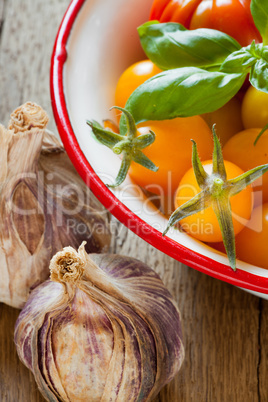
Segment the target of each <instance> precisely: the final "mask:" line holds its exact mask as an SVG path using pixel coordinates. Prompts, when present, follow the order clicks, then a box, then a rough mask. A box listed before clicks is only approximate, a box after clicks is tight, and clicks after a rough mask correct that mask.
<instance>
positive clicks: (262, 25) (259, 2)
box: [250, 0, 268, 45]
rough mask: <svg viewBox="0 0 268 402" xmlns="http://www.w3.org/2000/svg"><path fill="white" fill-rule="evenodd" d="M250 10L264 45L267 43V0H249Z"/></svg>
mask: <svg viewBox="0 0 268 402" xmlns="http://www.w3.org/2000/svg"><path fill="white" fill-rule="evenodd" d="M250 10H251V14H252V17H253V20H254V22H255V25H256V27H257V29H258V30H259V32H260V34H261V37H262V39H263V43H264V45H267V44H268V0H251V3H250Z"/></svg>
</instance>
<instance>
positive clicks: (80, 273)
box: [15, 244, 184, 402]
mask: <svg viewBox="0 0 268 402" xmlns="http://www.w3.org/2000/svg"><path fill="white" fill-rule="evenodd" d="M50 269H51V279H50V280H48V281H46V282H44V283H43V284H41V285H40V286H38V287H37V288H36V289H34V291H33V292H32V293H31V295H30V297H29V299H28V301H27V303H26V305H25V307H24V309H23V310H22V311H21V313H20V315H19V317H18V320H17V322H16V328H15V343H16V347H17V352H18V355H19V357H20V359H21V360H22V362H23V363H24V364H25V365H26V366H27V367H28V368H29V369H30V370H31V371H32V372H33V374H34V376H35V380H36V382H37V384H38V387H39V390H40V391H41V393H42V394H43V396H44V397H45V398H46V399H47V400H48V401H64V402H65V401H66V402H67V401H68V402H70V401H71V402H77V401H79V402H86V401H87V402H88V401H103V402H104V401H105V402H106V401H107V402H108V401H111V402H112V401H118V402H126V401H149V400H151V399H152V398H154V397H155V396H156V395H157V393H158V392H159V391H160V389H161V388H162V387H163V386H164V385H165V384H166V383H168V382H169V381H170V380H171V379H172V378H173V377H174V376H175V374H176V373H177V372H178V370H179V369H180V367H181V364H182V361H183V359H184V347H183V343H182V330H181V321H180V313H179V310H178V308H177V306H176V303H175V302H174V300H173V299H172V296H171V294H170V293H169V291H168V290H167V289H166V288H165V286H164V284H163V282H162V281H161V279H160V278H159V276H158V275H157V274H156V273H155V272H154V271H153V270H152V269H151V268H149V267H148V266H147V265H145V264H144V263H142V262H141V261H138V260H136V259H133V258H130V257H123V256H119V255H109V254H89V255H88V254H87V253H86V252H85V249H84V244H82V245H81V246H80V248H79V250H78V252H76V251H75V250H74V249H73V248H71V247H66V248H64V249H63V251H60V252H58V253H57V254H56V255H55V256H54V257H53V259H52V260H51V264H50Z"/></svg>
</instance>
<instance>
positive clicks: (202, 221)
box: [175, 161, 253, 243]
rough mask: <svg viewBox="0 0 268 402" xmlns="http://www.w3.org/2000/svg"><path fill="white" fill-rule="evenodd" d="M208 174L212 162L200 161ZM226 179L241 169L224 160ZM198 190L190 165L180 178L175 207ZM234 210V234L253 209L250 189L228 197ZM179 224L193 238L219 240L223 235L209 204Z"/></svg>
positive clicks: (240, 228) (249, 187) (234, 175)
mask: <svg viewBox="0 0 268 402" xmlns="http://www.w3.org/2000/svg"><path fill="white" fill-rule="evenodd" d="M202 165H203V166H204V169H205V171H206V172H207V173H209V174H211V172H212V161H205V162H204V163H202ZM224 165H225V169H226V174H227V179H233V178H235V177H237V176H239V175H241V174H243V173H244V172H243V170H242V169H240V168H239V167H238V166H236V165H234V164H233V163H231V162H228V161H225V162H224ZM200 191H201V189H200V188H199V186H198V184H197V181H196V178H195V174H194V170H193V168H191V169H189V170H188V171H187V172H186V173H185V175H184V176H183V178H182V179H181V182H180V185H179V187H178V190H177V192H176V195H175V207H176V208H178V207H179V206H181V205H182V204H184V203H185V202H186V201H188V200H190V199H191V198H192V197H194V196H195V195H196V194H198V193H199V192H200ZM230 202H231V208H232V213H233V225H234V232H235V234H237V233H239V232H240V231H241V230H242V229H243V227H244V226H245V225H246V223H247V222H248V219H249V218H250V215H251V211H252V204H253V202H252V188H251V186H248V187H246V188H245V189H244V190H243V191H241V192H240V193H238V194H236V195H235V196H233V197H231V198H230ZM180 224H181V227H182V228H183V229H184V230H185V231H186V232H187V233H189V234H190V235H191V236H193V237H194V238H196V239H198V240H201V241H204V242H211V243H213V242H220V241H221V240H222V234H221V230H220V225H219V223H218V220H217V218H216V215H215V213H214V211H213V209H212V207H209V208H207V209H204V210H203V211H201V212H198V213H196V214H194V215H191V216H188V217H186V218H184V219H182V220H181V222H180Z"/></svg>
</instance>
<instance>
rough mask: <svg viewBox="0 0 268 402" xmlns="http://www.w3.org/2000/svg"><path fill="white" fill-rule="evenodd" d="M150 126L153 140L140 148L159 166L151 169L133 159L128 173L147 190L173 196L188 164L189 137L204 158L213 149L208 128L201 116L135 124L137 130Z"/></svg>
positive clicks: (189, 162)
mask: <svg viewBox="0 0 268 402" xmlns="http://www.w3.org/2000/svg"><path fill="white" fill-rule="evenodd" d="M149 130H152V131H153V132H154V133H155V135H156V138H155V141H154V143H153V144H151V145H149V146H148V147H147V148H145V149H143V153H144V154H145V155H146V156H147V157H148V158H150V159H151V160H152V161H153V162H154V163H155V165H156V166H158V167H159V170H158V171H157V172H152V171H150V170H148V169H146V168H145V167H143V166H141V165H139V164H137V163H135V162H132V164H131V166H130V170H129V174H130V176H131V178H132V179H133V180H134V181H135V182H136V183H137V184H138V185H140V186H141V187H143V188H145V189H146V190H148V191H150V192H152V193H155V194H160V195H164V194H165V195H168V196H171V197H172V198H173V194H174V192H175V190H176V188H177V187H178V184H179V182H180V180H181V178H182V176H183V174H184V173H185V172H186V170H187V169H189V168H190V167H191V160H192V143H191V139H194V140H195V141H196V142H197V143H198V145H199V150H198V151H199V156H200V158H201V159H203V160H206V159H208V158H211V155H212V150H213V140H212V134H211V131H210V129H209V127H208V125H207V124H206V123H205V121H204V120H203V119H202V118H201V117H200V116H193V117H183V118H182V117H178V118H175V119H172V120H161V121H147V122H145V123H141V124H138V131H139V133H140V134H144V133H146V132H148V131H149Z"/></svg>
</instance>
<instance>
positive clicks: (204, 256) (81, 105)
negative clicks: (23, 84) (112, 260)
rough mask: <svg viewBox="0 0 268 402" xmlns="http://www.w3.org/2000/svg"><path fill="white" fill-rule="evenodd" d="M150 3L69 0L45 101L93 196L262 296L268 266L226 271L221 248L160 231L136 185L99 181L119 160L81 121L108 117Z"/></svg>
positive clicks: (185, 256)
mask: <svg viewBox="0 0 268 402" xmlns="http://www.w3.org/2000/svg"><path fill="white" fill-rule="evenodd" d="M115 3H116V4H115ZM126 3H127V4H126ZM150 5H151V0H129V1H128V2H126V1H125V0H114V1H113V2H109V0H73V1H71V3H70V5H69V7H68V9H67V11H66V13H65V15H64V17H63V20H62V22H61V25H60V27H59V30H58V34H57V37H56V40H55V44H54V49H53V53H52V58H51V71H50V90H51V100H52V108H53V113H54V118H55V121H56V124H57V127H58V131H59V134H60V136H61V139H62V142H63V144H64V147H65V149H66V151H67V153H68V155H69V157H70V159H71V161H72V163H73V165H74V166H75V168H76V170H77V172H78V173H79V174H80V176H81V177H82V179H83V180H84V181H85V183H86V184H87V185H88V187H89V188H90V189H91V190H92V192H93V193H94V194H95V196H96V197H97V198H98V199H99V200H100V202H101V203H102V204H103V205H104V206H105V207H106V208H107V209H108V210H109V211H110V212H111V213H112V214H113V215H114V216H115V217H116V218H117V219H118V220H119V221H120V222H122V223H123V224H125V225H126V226H127V227H128V228H129V229H131V230H132V231H133V232H134V233H136V234H137V235H138V236H140V237H141V238H143V239H144V240H145V241H147V242H148V243H149V244H151V245H153V246H154V247H156V248H157V249H159V250H161V251H162V252H164V253H166V254H167V255H169V256H171V257H172V258H174V259H176V260H178V261H180V262H182V263H184V264H186V265H188V266H190V267H192V268H194V269H196V270H198V271H200V272H203V273H205V274H207V275H210V276H212V277H214V278H217V279H219V280H223V281H225V282H228V283H230V284H233V285H235V286H238V287H241V288H243V289H244V290H247V291H249V292H251V293H253V294H255V295H257V296H261V297H263V298H266V299H268V271H267V270H265V269H262V268H259V267H254V266H252V265H250V264H247V263H244V262H242V261H238V263H237V270H236V272H233V271H232V270H231V269H230V267H229V265H228V260H227V258H226V256H225V255H223V254H222V253H220V252H217V251H215V250H213V249H212V248H210V247H208V246H206V245H203V244H202V243H200V242H198V241H196V240H194V239H192V238H191V237H190V236H188V235H187V234H185V233H181V232H179V231H178V230H171V231H170V233H168V235H167V236H165V237H163V236H162V232H163V230H164V228H165V226H166V223H167V220H166V218H165V217H163V216H162V215H160V214H159V213H158V212H157V210H156V208H155V207H154V206H153V205H151V204H150V203H147V202H146V200H145V199H144V196H143V194H142V192H141V191H140V190H139V188H138V187H137V186H135V185H133V183H131V181H130V180H128V181H127V182H126V184H124V186H122V188H119V189H118V190H116V191H115V192H112V191H111V190H110V189H109V188H108V187H107V186H106V185H105V184H104V183H107V182H108V183H109V182H111V181H112V180H114V178H115V176H116V172H117V170H118V167H119V163H120V161H119V159H118V157H116V155H114V154H112V152H111V151H110V150H109V149H106V148H105V149H104V147H102V146H101V145H99V144H98V143H97V142H96V141H94V139H93V138H92V136H90V132H89V131H90V130H89V127H88V126H87V124H86V120H87V119H94V120H97V121H102V120H103V119H104V118H111V115H110V114H109V113H110V112H109V108H110V107H111V106H112V105H113V93H114V89H115V83H116V81H117V79H118V77H119V75H120V73H121V72H122V71H123V70H124V69H125V68H126V67H127V66H128V65H130V64H131V63H133V62H134V61H136V60H137V59H139V58H140V59H141V58H142V57H144V56H143V55H142V53H141V49H140V45H139V41H138V36H137V32H136V27H137V26H138V25H140V24H142V23H143V22H145V21H146V18H148V14H149V9H150ZM118 10H120V12H118ZM142 11H143V12H142ZM100 155H101V157H100Z"/></svg>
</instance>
